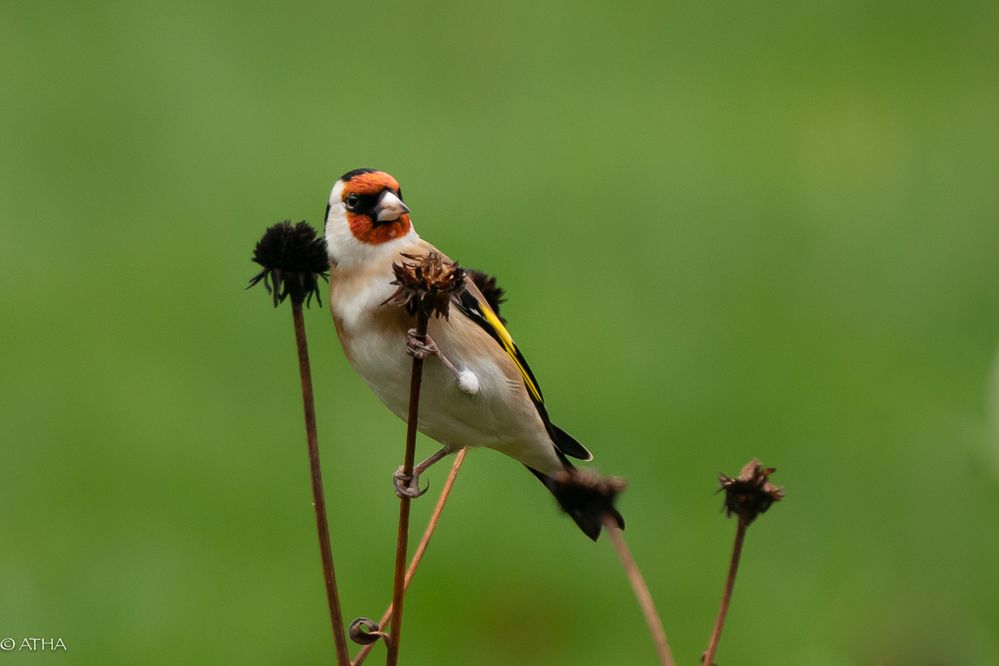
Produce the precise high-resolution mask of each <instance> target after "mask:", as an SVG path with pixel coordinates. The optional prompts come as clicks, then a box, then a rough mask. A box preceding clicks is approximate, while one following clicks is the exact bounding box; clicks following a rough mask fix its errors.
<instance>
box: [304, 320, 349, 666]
mask: <svg viewBox="0 0 999 666" xmlns="http://www.w3.org/2000/svg"><path fill="white" fill-rule="evenodd" d="M291 312H292V318H293V319H294V322H295V341H296V343H297V347H298V369H299V372H300V375H301V378H302V401H303V403H304V405H305V431H306V438H307V440H308V445H309V467H310V469H311V470H312V505H313V506H314V507H315V510H316V530H317V532H318V534H319V552H320V553H321V554H322V560H323V576H324V578H325V579H326V601H327V603H328V604H329V609H330V623H331V624H332V625H333V641H334V643H335V645H336V660H337V664H339V666H349V664H350V654H349V653H348V651H347V637H346V636H345V634H344V630H343V612H342V611H341V610H340V595H339V593H338V592H337V586H336V573H335V571H334V569H333V549H332V548H331V547H330V532H329V526H328V522H327V519H326V500H325V498H324V497H323V476H322V471H321V469H320V466H319V438H318V436H317V435H316V405H315V398H314V397H313V393H312V371H311V370H310V368H309V346H308V342H307V341H306V338H305V321H304V318H303V317H302V305H301V303H293V304H292V308H291Z"/></svg>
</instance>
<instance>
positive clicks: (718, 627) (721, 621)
mask: <svg viewBox="0 0 999 666" xmlns="http://www.w3.org/2000/svg"><path fill="white" fill-rule="evenodd" d="M746 527H747V525H746V523H745V522H744V521H743V520H742V519H741V518H740V519H739V526H738V527H737V528H736V531H735V545H733V546H732V561H731V562H730V563H729V566H728V580H726V581H725V591H724V592H723V593H722V600H721V608H719V609H718V618H717V619H716V620H715V628H714V629H713V630H712V631H711V640H709V641H708V650H707V652H705V653H704V659H703V660H702V663H703V664H704V665H705V666H714V663H715V653H716V652H717V651H718V641H720V640H721V633H722V627H724V625H725V616H726V615H728V606H729V603H731V601H732V588H734V587H735V575H736V573H738V571H739V557H740V556H741V555H742V542H743V540H744V539H745V538H746Z"/></svg>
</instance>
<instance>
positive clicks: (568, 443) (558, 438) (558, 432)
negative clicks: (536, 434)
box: [547, 421, 593, 461]
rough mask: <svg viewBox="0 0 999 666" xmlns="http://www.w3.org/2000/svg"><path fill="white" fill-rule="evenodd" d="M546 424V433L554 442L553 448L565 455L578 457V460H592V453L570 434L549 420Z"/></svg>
mask: <svg viewBox="0 0 999 666" xmlns="http://www.w3.org/2000/svg"><path fill="white" fill-rule="evenodd" d="M547 425H548V434H549V435H550V436H551V438H552V441H553V442H554V443H555V448H557V449H558V450H559V451H561V452H562V453H564V454H565V455H567V456H572V457H573V458H578V459H579V460H583V461H587V460H593V454H592V453H590V452H589V451H588V450H587V448H586V447H585V446H583V445H582V444H580V443H579V442H577V441H576V439H575V438H574V437H573V436H572V435H570V434H569V433H567V432H566V431H565V430H562V429H561V428H559V427H558V426H557V425H555V424H554V423H552V422H550V421H549V422H548V424H547Z"/></svg>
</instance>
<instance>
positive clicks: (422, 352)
mask: <svg viewBox="0 0 999 666" xmlns="http://www.w3.org/2000/svg"><path fill="white" fill-rule="evenodd" d="M406 351H407V352H408V353H409V355H410V356H412V357H414V358H419V359H425V358H426V357H428V356H433V355H436V354H439V352H440V350H439V349H438V348H437V343H436V342H434V339H433V338H431V337H430V336H429V335H425V336H419V335H417V334H416V329H415V328H411V329H409V330H408V331H406Z"/></svg>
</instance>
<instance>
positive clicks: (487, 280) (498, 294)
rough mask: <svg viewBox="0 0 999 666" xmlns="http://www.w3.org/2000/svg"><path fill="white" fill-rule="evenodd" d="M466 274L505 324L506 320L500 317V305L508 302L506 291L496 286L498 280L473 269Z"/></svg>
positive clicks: (469, 269) (467, 270)
mask: <svg viewBox="0 0 999 666" xmlns="http://www.w3.org/2000/svg"><path fill="white" fill-rule="evenodd" d="M465 273H466V274H467V275H468V277H470V278H471V279H472V282H474V283H475V286H476V287H478V288H479V291H481V292H482V296H483V297H484V298H485V299H486V303H488V304H489V307H491V308H492V309H493V312H495V313H496V316H497V317H499V318H500V321H501V322H503V323H504V324H505V323H506V319H505V318H503V317H502V316H501V315H500V304H501V303H503V302H505V301H506V291H504V289H503V288H502V287H501V286H499V285H498V284H496V278H494V277H493V276H492V275H489V274H488V273H484V272H483V271H477V270H475V269H472V268H468V269H466V270H465Z"/></svg>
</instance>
